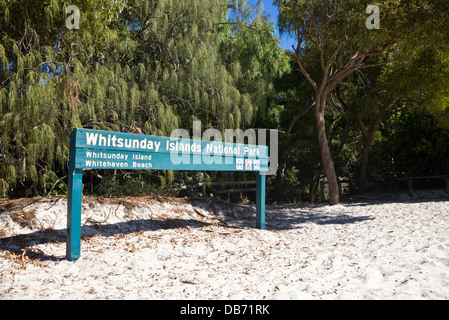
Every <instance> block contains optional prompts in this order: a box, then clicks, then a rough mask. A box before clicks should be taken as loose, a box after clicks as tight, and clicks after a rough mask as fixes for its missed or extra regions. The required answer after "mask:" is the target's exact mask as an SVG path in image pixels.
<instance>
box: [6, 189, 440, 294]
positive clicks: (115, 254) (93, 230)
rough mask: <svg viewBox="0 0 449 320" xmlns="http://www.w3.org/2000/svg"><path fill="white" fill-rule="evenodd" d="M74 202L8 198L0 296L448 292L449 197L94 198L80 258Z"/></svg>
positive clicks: (86, 205)
mask: <svg viewBox="0 0 449 320" xmlns="http://www.w3.org/2000/svg"><path fill="white" fill-rule="evenodd" d="M66 212H67V201H66V199H65V198H61V197H49V198H34V199H21V200H13V201H3V202H0V299H83V300H84V299H85V300H98V299H176V300H182V299H189V300H192V299H211V300H216V299H243V300H246V299H251V300H263V299H266V300H280V299H282V300H284V299H294V300H303V299H329V300H334V299H397V300H399V299H401V300H402V299H425V300H433V299H448V298H449V199H448V198H447V196H444V194H437V193H434V194H433V196H430V197H429V196H428V195H427V196H426V195H425V194H423V195H422V196H421V197H417V198H415V199H413V200H410V199H407V197H396V199H391V200H389V201H385V200H383V201H367V202H350V203H349V202H348V203H342V204H340V205H337V206H332V207H331V206H328V205H326V204H314V205H310V204H300V205H277V206H275V205H273V206H267V213H266V221H267V230H258V229H255V228H254V225H255V208H254V206H246V205H232V204H228V203H226V202H223V201H216V200H212V199H191V200H184V199H173V198H159V199H148V198H124V199H95V198H88V197H85V198H84V199H83V213H82V242H81V258H80V259H79V260H77V261H74V262H70V261H67V260H65V250H66V243H65V241H66V225H67V221H66V219H67V213H66Z"/></svg>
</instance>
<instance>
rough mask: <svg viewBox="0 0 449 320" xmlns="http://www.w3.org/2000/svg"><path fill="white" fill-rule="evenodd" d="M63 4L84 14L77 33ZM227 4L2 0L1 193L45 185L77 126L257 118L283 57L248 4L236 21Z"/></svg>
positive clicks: (218, 0) (61, 172)
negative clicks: (76, 8)
mask: <svg viewBox="0 0 449 320" xmlns="http://www.w3.org/2000/svg"><path fill="white" fill-rule="evenodd" d="M68 5H76V6H78V7H79V9H80V12H81V21H80V29H79V30H76V29H73V30H68V29H66V27H65V20H66V19H67V17H68V15H67V14H66V13H65V8H66V7H67V6H68ZM230 8H231V7H230V4H229V2H228V1H224V0H207V1H206V0H201V1H199V0H195V1H171V0H101V1H93V0H87V1H85V0H83V1H78V0H74V1H70V3H69V2H67V1H53V0H52V1H34V0H13V1H5V0H1V1H0V11H1V12H2V13H3V12H4V15H3V14H0V40H1V42H0V161H1V168H0V179H2V180H1V181H2V183H1V185H0V186H1V188H2V189H1V190H0V192H2V193H3V194H4V193H5V192H10V191H11V190H13V192H14V193H17V195H20V194H23V193H25V194H27V195H28V194H31V193H34V194H36V193H42V194H45V193H46V192H48V185H49V184H50V183H51V182H54V181H55V180H56V177H63V176H65V175H66V174H67V166H68V144H69V135H70V132H71V131H72V129H73V128H76V127H85V128H94V129H99V130H114V131H122V132H132V133H145V134H152V135H164V136H167V135H170V133H171V132H172V130H174V129H176V128H185V129H187V130H191V127H192V120H193V119H197V120H201V121H202V123H203V126H204V128H205V127H206V126H207V127H208V128H211V127H215V128H219V129H220V130H224V129H225V128H242V129H245V128H246V127H249V126H252V125H254V123H255V121H256V119H257V117H258V116H259V115H260V114H261V112H262V111H263V110H264V105H265V104H266V99H267V98H268V96H269V95H270V94H272V93H273V90H270V88H271V87H272V85H271V82H272V81H273V77H274V75H273V72H274V73H280V72H281V71H282V70H283V67H282V65H283V64H284V65H285V60H286V58H285V56H284V54H283V51H282V50H281V49H279V48H277V44H278V41H279V40H278V39H277V38H274V37H273V33H274V30H273V28H272V26H271V25H270V24H269V23H268V21H267V20H266V19H261V18H260V13H258V14H256V19H255V20H254V21H253V20H251V19H249V18H247V17H249V15H251V14H252V12H253V9H252V7H250V6H248V5H246V4H245V3H244V2H241V3H239V6H238V9H233V10H238V11H237V13H238V14H239V15H241V16H242V17H246V18H244V19H242V20H240V21H239V22H238V23H234V21H231V20H230V18H229V17H228V14H229V13H230V10H231V9H230ZM235 8H236V7H235ZM245 50H246V51H245ZM267 61H270V64H271V66H270V67H268V65H267ZM204 128H203V129H204ZM50 172H51V173H52V174H51V177H50V176H49V175H50ZM102 175H103V176H105V177H107V176H108V175H111V173H108V172H105V173H102ZM163 180H164V181H165V182H166V183H168V184H170V183H172V182H173V180H174V175H173V174H172V173H170V174H168V177H167V178H166V177H165V176H164V179H163Z"/></svg>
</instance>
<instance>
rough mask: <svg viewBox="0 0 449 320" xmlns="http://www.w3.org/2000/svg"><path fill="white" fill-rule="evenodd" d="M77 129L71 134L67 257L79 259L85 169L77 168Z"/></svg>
mask: <svg viewBox="0 0 449 320" xmlns="http://www.w3.org/2000/svg"><path fill="white" fill-rule="evenodd" d="M76 133H77V130H76V129H75V130H74V131H73V132H72V134H71V136H70V155H69V176H68V178H69V183H68V188H69V193H68V200H67V247H66V258H67V259H68V260H70V261H74V260H77V259H78V258H79V257H80V255H81V201H82V197H83V170H82V169H75V152H76V148H75V144H76Z"/></svg>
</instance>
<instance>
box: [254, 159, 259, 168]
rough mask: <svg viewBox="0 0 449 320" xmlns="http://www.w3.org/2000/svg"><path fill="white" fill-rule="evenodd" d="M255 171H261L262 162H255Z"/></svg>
mask: <svg viewBox="0 0 449 320" xmlns="http://www.w3.org/2000/svg"><path fill="white" fill-rule="evenodd" d="M254 170H260V160H254Z"/></svg>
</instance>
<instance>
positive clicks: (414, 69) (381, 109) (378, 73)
mask: <svg viewBox="0 0 449 320" xmlns="http://www.w3.org/2000/svg"><path fill="white" fill-rule="evenodd" d="M448 52H449V51H448V50H447V49H445V50H443V49H439V48H437V47H435V46H424V47H422V48H415V49H414V52H413V54H411V55H410V57H408V58H407V59H401V60H400V61H397V62H394V63H391V64H389V65H386V66H382V67H377V68H371V69H367V70H364V71H363V73H362V74H361V75H360V76H357V77H354V78H355V80H357V81H355V80H354V79H352V81H350V82H347V83H345V84H344V85H342V86H341V87H344V89H341V88H340V87H338V88H337V90H336V95H337V97H338V99H339V101H340V102H341V103H342V105H344V107H345V112H347V113H348V115H347V117H349V118H351V119H353V120H354V121H355V122H356V123H357V124H358V126H359V128H360V131H361V133H362V139H363V149H362V152H361V156H360V173H359V179H360V183H359V189H360V191H361V192H363V191H364V190H365V188H366V179H367V174H368V161H369V151H370V148H371V146H372V144H373V142H374V139H375V135H376V133H378V130H379V127H380V125H381V123H382V121H385V120H387V119H388V118H389V117H392V116H394V115H395V114H398V113H400V112H404V111H406V110H427V111H428V112H430V113H431V114H435V115H440V114H441V113H442V112H444V110H445V109H446V108H447V107H448V104H447V102H446V103H445V100H446V99H447V97H448V96H449V83H448V81H449V60H448ZM435 70H438V72H435ZM351 82H352V83H351ZM345 101H346V102H345ZM443 119H444V117H441V116H440V117H439V120H440V124H441V125H443V126H448V125H449V122H447V120H446V121H443Z"/></svg>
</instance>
